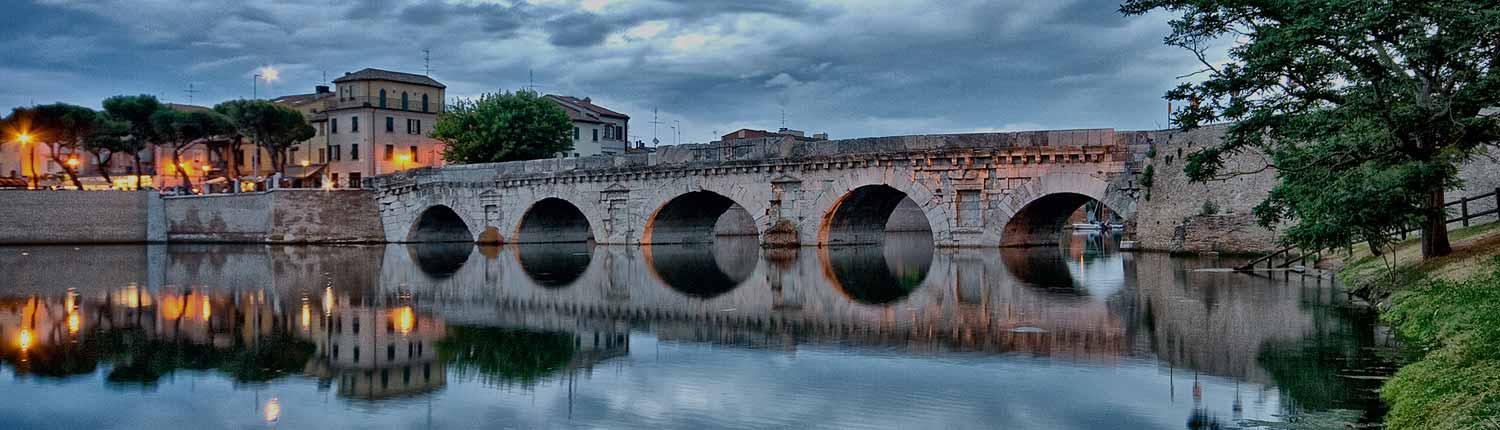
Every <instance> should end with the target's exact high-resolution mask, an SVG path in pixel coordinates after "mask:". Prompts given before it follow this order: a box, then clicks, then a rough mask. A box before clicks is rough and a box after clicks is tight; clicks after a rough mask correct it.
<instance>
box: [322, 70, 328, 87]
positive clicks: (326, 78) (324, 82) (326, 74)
mask: <svg viewBox="0 0 1500 430" xmlns="http://www.w3.org/2000/svg"><path fill="white" fill-rule="evenodd" d="M323 85H328V71H327V70H324V71H323Z"/></svg>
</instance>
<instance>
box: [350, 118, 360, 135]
mask: <svg viewBox="0 0 1500 430" xmlns="http://www.w3.org/2000/svg"><path fill="white" fill-rule="evenodd" d="M349 132H350V133H359V117H357V116H356V117H351V118H349Z"/></svg>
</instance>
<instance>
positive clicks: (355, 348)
mask: <svg viewBox="0 0 1500 430" xmlns="http://www.w3.org/2000/svg"><path fill="white" fill-rule="evenodd" d="M354 362H355V363H358V362H359V345H355V346H354Z"/></svg>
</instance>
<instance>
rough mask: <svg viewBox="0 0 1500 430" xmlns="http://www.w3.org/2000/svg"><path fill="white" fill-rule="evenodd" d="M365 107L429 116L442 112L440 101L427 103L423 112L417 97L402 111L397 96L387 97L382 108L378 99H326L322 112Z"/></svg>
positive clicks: (399, 98) (408, 102)
mask: <svg viewBox="0 0 1500 430" xmlns="http://www.w3.org/2000/svg"><path fill="white" fill-rule="evenodd" d="M367 107H373V108H383V109H392V110H399V111H406V112H421V113H431V114H436V113H438V112H442V111H443V104H442V103H441V102H440V101H437V100H432V101H429V102H428V105H427V110H426V111H423V110H422V99H421V97H417V98H415V99H412V100H409V101H407V105H406V107H407V108H406V109H402V108H401V97H400V96H397V97H389V96H387V97H386V98H385V105H384V106H382V105H381V103H380V97H333V98H330V99H328V104H327V107H326V108H325V109H324V110H331V109H349V108H367Z"/></svg>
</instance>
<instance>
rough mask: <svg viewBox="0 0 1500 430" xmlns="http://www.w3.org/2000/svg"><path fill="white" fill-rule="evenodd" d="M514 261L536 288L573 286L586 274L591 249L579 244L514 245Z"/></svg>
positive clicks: (591, 254) (585, 244)
mask: <svg viewBox="0 0 1500 430" xmlns="http://www.w3.org/2000/svg"><path fill="white" fill-rule="evenodd" d="M515 250H516V260H517V262H519V264H520V265H521V271H522V272H526V276H528V277H530V278H531V280H532V281H533V282H536V283H537V285H541V286H543V287H546V288H562V287H566V286H569V285H573V283H574V282H576V281H578V278H581V277H583V273H584V272H586V271H588V269H589V263H590V262H591V261H593V258H594V246H593V245H591V244H588V243H583V242H573V243H552V244H545V245H540V244H536V245H531V244H520V245H516V248H515Z"/></svg>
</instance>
